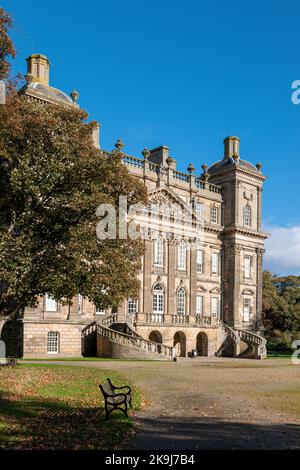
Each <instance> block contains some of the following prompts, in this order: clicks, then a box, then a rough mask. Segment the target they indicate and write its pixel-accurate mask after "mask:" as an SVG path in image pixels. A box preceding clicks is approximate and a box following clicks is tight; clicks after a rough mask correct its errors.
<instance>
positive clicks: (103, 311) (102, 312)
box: [96, 307, 105, 315]
mask: <svg viewBox="0 0 300 470" xmlns="http://www.w3.org/2000/svg"><path fill="white" fill-rule="evenodd" d="M96 315H105V310H104V309H103V308H99V307H96Z"/></svg>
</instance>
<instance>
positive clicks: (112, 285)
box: [0, 94, 147, 317]
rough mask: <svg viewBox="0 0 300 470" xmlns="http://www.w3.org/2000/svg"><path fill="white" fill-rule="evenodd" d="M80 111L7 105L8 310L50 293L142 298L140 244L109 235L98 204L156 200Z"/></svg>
mask: <svg viewBox="0 0 300 470" xmlns="http://www.w3.org/2000/svg"><path fill="white" fill-rule="evenodd" d="M86 118H87V116H86V114H85V113H84V112H83V111H81V110H78V109H75V108H71V107H60V106H55V105H47V106H45V105H41V104H39V103H37V102H32V101H29V100H28V99H27V98H26V97H24V96H19V95H17V94H11V95H10V96H8V99H7V103H6V104H5V105H2V106H0V123H1V124H0V315H2V316H5V317H9V316H12V315H13V314H14V313H15V312H18V311H19V310H20V309H22V308H24V307H25V306H26V305H34V303H35V302H36V299H37V296H38V295H40V294H43V293H45V292H48V293H50V294H52V295H53V296H54V298H55V299H56V300H61V301H68V302H69V301H70V299H71V298H72V296H74V295H76V294H78V293H81V294H82V295H84V296H86V297H88V298H89V299H90V300H91V301H93V302H94V303H95V304H96V305H98V306H99V307H102V308H107V307H111V306H114V305H117V304H118V303H119V302H120V301H121V300H122V299H124V298H126V297H129V296H134V295H136V293H137V291H138V288H139V283H138V281H137V272H138V271H139V269H140V259H141V255H142V254H143V243H142V241H140V240H137V241H132V240H130V239H125V240H123V239H118V238H117V239H115V240H103V241H100V240H98V239H97V236H96V224H97V221H98V220H97V218H96V215H95V214H96V209H97V207H98V206H99V205H100V204H102V203H109V204H112V205H113V206H114V207H115V209H116V211H117V213H118V201H119V196H120V195H126V196H127V197H128V205H130V204H134V203H138V202H146V200H147V196H146V189H145V187H144V185H143V184H141V183H139V182H138V181H137V180H136V179H135V178H133V177H131V176H130V175H129V173H128V171H127V169H126V167H125V166H124V164H123V163H122V154H121V153H120V152H118V151H116V152H115V153H111V154H108V153H104V152H101V151H100V150H98V149H96V148H95V147H94V146H93V144H92V138H91V133H92V129H93V125H94V123H89V124H87V123H86V122H85V120H86Z"/></svg>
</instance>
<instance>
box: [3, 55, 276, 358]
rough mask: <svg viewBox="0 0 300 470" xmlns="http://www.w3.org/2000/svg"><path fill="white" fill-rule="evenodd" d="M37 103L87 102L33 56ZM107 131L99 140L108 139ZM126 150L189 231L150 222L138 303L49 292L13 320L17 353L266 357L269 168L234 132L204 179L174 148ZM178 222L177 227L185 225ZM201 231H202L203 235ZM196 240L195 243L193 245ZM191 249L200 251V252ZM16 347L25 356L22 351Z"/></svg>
mask: <svg viewBox="0 0 300 470" xmlns="http://www.w3.org/2000/svg"><path fill="white" fill-rule="evenodd" d="M27 67H28V73H27V76H26V78H27V84H26V86H25V87H24V88H23V89H22V90H21V92H22V93H24V94H25V95H26V96H27V97H28V98H29V99H34V100H39V101H40V102H44V103H55V104H57V105H63V106H78V104H77V100H78V93H77V92H76V91H73V92H72V93H71V94H70V97H69V96H68V95H67V94H65V93H63V92H62V91H60V90H57V89H55V88H53V87H51V86H50V85H49V60H48V59H47V57H45V56H43V55H40V54H34V55H32V56H30V57H29V58H28V59H27ZM99 129H100V126H96V127H95V131H94V135H93V140H94V144H95V145H96V146H97V147H99V148H100V145H99ZM116 147H117V150H118V151H120V152H122V153H123V162H124V165H126V166H127V168H128V170H129V172H130V173H131V174H132V175H134V176H135V177H137V178H139V179H140V180H141V181H143V182H144V184H145V185H146V187H147V189H148V194H149V200H150V203H151V204H152V205H153V204H154V205H156V206H157V207H158V212H157V214H156V215H157V219H158V220H159V219H160V213H159V208H160V207H162V205H169V206H170V207H177V208H178V207H179V208H180V207H181V208H182V210H183V211H189V215H190V219H191V221H192V223H191V226H190V230H189V231H188V232H183V233H182V235H181V236H178V230H177V229H178V220H177V221H176V214H173V215H172V223H169V224H168V227H167V228H166V227H164V224H163V223H160V224H157V229H153V227H152V228H147V227H145V229H146V230H147V231H148V232H147V237H146V238H145V241H144V244H145V253H144V256H143V263H142V271H141V272H140V274H139V279H140V283H141V289H140V294H139V297H138V298H137V299H124V302H123V304H122V305H120V306H119V307H118V308H117V309H115V310H113V311H112V310H109V311H100V310H99V309H97V308H96V307H95V306H94V305H93V304H92V303H91V302H89V301H88V299H86V298H83V297H82V296H81V295H78V296H77V297H76V298H74V299H73V302H72V305H71V306H63V305H61V304H60V303H58V302H56V301H55V300H54V299H52V298H51V297H50V296H48V295H47V294H45V295H41V296H40V298H39V302H38V305H37V306H36V308H26V309H25V311H24V313H23V314H22V315H21V316H20V319H19V320H17V321H14V322H7V323H6V324H4V326H3V328H2V334H1V338H2V339H4V341H5V342H6V344H7V348H8V351H9V352H8V355H16V354H17V353H18V354H19V355H23V356H24V357H27V358H45V357H51V358H54V357H78V356H82V355H83V356H84V355H86V356H88V355H98V356H103V357H127V358H146V359H147V358H149V359H151V358H157V359H170V360H171V359H174V357H175V356H181V357H182V356H188V355H196V354H198V355H201V356H211V355H216V356H232V357H241V356H245V357H253V358H264V357H265V355H266V348H265V343H266V341H265V339H264V338H263V336H262V334H263V325H262V317H261V315H262V263H263V253H264V240H265V239H266V238H267V234H265V233H264V232H263V231H262V230H261V211H262V190H263V189H262V188H263V183H264V181H265V177H264V176H263V174H262V172H261V164H259V163H258V164H256V165H253V164H252V163H249V162H247V161H245V160H243V159H242V158H241V156H240V140H239V138H238V137H233V136H230V137H226V138H225V140H224V150H223V152H224V155H223V158H221V159H219V161H217V162H216V163H214V164H213V165H211V166H207V165H205V164H203V165H202V169H203V172H202V174H201V175H196V174H195V169H194V166H193V165H192V164H189V166H188V168H187V172H186V173H184V172H181V171H178V169H177V167H176V160H175V159H174V158H173V157H172V156H171V154H170V152H169V148H168V147H167V146H166V145H161V146H159V147H157V148H154V149H152V150H148V149H144V150H143V152H142V156H141V158H137V157H135V156H130V155H127V154H126V152H125V151H124V148H123V147H124V144H123V142H122V141H121V140H120V139H119V140H118V142H117V143H116ZM176 224H177V226H176ZM199 227H200V228H201V237H199V236H198V235H199V233H200V232H199ZM195 240H197V243H196V244H193V242H194V241H195ZM191 245H193V248H192V249H191ZM16 351H17V352H16Z"/></svg>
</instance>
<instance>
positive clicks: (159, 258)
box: [153, 235, 164, 267]
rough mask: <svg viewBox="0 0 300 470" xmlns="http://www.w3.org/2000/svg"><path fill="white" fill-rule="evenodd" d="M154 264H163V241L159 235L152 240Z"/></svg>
mask: <svg viewBox="0 0 300 470" xmlns="http://www.w3.org/2000/svg"><path fill="white" fill-rule="evenodd" d="M153 252H154V253H153V255H154V266H161V267H162V266H163V264H164V241H163V238H162V237H161V236H160V235H157V237H156V238H155V239H154V240H153Z"/></svg>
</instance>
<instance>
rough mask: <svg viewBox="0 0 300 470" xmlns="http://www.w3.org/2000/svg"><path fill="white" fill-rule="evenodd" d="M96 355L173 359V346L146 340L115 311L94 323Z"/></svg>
mask: <svg viewBox="0 0 300 470" xmlns="http://www.w3.org/2000/svg"><path fill="white" fill-rule="evenodd" d="M96 332H97V355H99V356H102V357H118V358H120V357H124V358H128V359H129V358H134V359H136V358H138V359H139V358H140V359H161V360H173V358H174V357H175V348H173V347H170V346H166V345H164V344H160V343H155V342H154V341H150V340H146V339H144V338H142V337H141V336H140V335H138V334H137V333H136V332H135V331H134V329H133V326H132V325H131V324H130V322H129V321H128V320H126V319H124V318H123V317H122V318H119V316H118V314H117V313H114V314H111V315H106V316H105V317H104V318H102V319H101V320H99V321H98V322H97V323H96Z"/></svg>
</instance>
